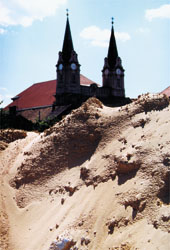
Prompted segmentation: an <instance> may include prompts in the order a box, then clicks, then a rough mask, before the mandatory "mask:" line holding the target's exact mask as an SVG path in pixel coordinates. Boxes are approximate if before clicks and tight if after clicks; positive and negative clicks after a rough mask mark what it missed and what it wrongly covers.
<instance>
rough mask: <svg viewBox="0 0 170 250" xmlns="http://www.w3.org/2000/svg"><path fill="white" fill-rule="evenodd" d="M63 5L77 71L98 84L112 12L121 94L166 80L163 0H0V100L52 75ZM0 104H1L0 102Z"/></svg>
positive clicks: (168, 19) (169, 68)
mask: <svg viewBox="0 0 170 250" xmlns="http://www.w3.org/2000/svg"><path fill="white" fill-rule="evenodd" d="M66 8H68V9H69V13H70V15H69V20H70V26H71V32H72V38H73V44H74V49H75V51H76V52H77V53H78V59H79V63H80V64H81V74H83V75H85V76H86V77H88V78H90V79H91V80H93V81H94V82H97V83H99V84H102V74H101V70H102V67H103V64H104V57H106V56H107V52H108V42H109V37H110V30H111V17H112V16H113V17H114V30H115V34H116V41H117V47H118V53H119V56H120V57H121V58H122V63H123V66H124V68H125V89H126V96H128V97H137V96H138V95H139V94H142V93H146V92H159V91H162V90H163V89H165V88H166V87H168V86H169V85H170V59H169V58H170V1H169V0H103V1H101V0H0V100H3V101H4V104H3V105H4V106H5V105H6V104H7V103H9V102H10V98H11V97H13V96H15V95H17V94H19V93H20V92H22V91H23V90H24V89H26V88H28V87H29V86H31V85H32V84H34V83H37V82H41V81H47V80H52V79H55V78H56V69H55V65H56V63H57V60H58V52H59V51H60V50H61V49H62V44H63V37H64V31H65V24H66ZM1 106H2V105H1Z"/></svg>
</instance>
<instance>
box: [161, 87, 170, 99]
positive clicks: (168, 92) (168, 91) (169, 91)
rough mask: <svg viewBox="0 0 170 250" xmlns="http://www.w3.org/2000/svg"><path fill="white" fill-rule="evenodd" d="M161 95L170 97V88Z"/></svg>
mask: <svg viewBox="0 0 170 250" xmlns="http://www.w3.org/2000/svg"><path fill="white" fill-rule="evenodd" d="M161 94H165V95H166V96H168V97H170V86H169V87H168V88H166V89H164V90H163V91H162V92H161Z"/></svg>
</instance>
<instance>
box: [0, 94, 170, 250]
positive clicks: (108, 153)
mask: <svg viewBox="0 0 170 250" xmlns="http://www.w3.org/2000/svg"><path fill="white" fill-rule="evenodd" d="M169 114H170V107H169V101H168V99H167V97H166V96H164V95H152V94H146V95H142V96H140V97H139V98H138V99H137V100H136V101H135V102H133V103H131V104H128V105H126V106H124V107H121V108H109V107H106V106H104V105H102V104H101V103H100V101H98V100H97V99H95V98H91V99H89V100H88V101H87V102H86V103H84V104H83V105H82V106H81V107H80V108H78V109H77V110H74V111H72V113H71V114H70V115H67V116H66V117H65V119H63V120H62V121H61V122H59V123H57V124H56V125H54V126H53V127H52V128H50V129H48V130H46V131H45V132H44V133H41V134H38V133H34V132H28V133H27V136H26V137H25V136H24V137H25V138H20V139H18V138H16V139H18V140H15V141H13V142H10V143H9V141H5V142H4V143H5V146H4V147H2V148H1V149H3V150H2V151H1V152H0V183H1V189H0V208H1V216H0V236H1V237H0V238H1V242H0V249H1V250H47V249H52V250H68V249H74V250H76V249H78V250H85V249H89V250H106V249H107V250H109V249H110V250H116V249H117V250H129V249H134V250H135V249H136V250H137V249H140V250H145V249H150V250H155V249H159V250H166V249H167V250H168V249H169V248H170V243H169V242H170V234H169V233H170V193H169V187H170V184H169V180H170V153H169V152H170V133H169V126H170V115H169ZM6 133H7V134H8V132H6ZM0 135H1V133H0ZM8 143H9V144H8Z"/></svg>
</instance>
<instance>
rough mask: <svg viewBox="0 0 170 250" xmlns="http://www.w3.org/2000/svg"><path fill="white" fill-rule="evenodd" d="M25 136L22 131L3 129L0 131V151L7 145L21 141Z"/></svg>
mask: <svg viewBox="0 0 170 250" xmlns="http://www.w3.org/2000/svg"><path fill="white" fill-rule="evenodd" d="M26 136H27V133H26V132H25V131H23V130H17V129H5V130H0V151H1V150H4V149H5V148H6V147H7V146H8V143H10V142H13V141H16V140H18V139H23V138H25V137H26Z"/></svg>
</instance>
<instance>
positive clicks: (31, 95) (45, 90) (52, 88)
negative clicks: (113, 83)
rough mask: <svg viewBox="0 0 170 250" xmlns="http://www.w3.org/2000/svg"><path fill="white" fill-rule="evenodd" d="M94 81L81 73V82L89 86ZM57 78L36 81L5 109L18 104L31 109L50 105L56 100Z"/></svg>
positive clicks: (21, 107) (20, 106) (20, 107)
mask: <svg viewBox="0 0 170 250" xmlns="http://www.w3.org/2000/svg"><path fill="white" fill-rule="evenodd" d="M92 83H94V82H93V81H91V80H90V79H88V78H87V77H85V76H83V75H80V84H81V85H83V86H88V85H91V84H92ZM56 85H57V81H56V80H51V81H46V82H40V83H35V84H33V85H32V86H30V87H29V88H27V89H26V90H24V91H23V92H21V93H20V94H18V95H17V96H16V98H14V99H13V100H14V101H13V102H12V103H10V104H9V105H8V106H7V107H6V108H5V109H6V110H7V109H8V108H9V107H12V106H17V107H18V109H29V108H37V107H46V106H47V107H48V106H51V105H52V104H53V102H54V101H55V97H54V95H55V93H56Z"/></svg>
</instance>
